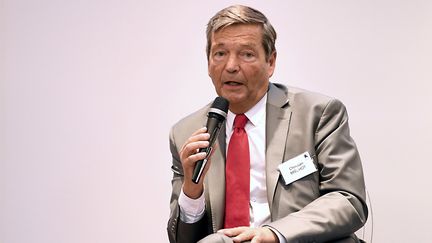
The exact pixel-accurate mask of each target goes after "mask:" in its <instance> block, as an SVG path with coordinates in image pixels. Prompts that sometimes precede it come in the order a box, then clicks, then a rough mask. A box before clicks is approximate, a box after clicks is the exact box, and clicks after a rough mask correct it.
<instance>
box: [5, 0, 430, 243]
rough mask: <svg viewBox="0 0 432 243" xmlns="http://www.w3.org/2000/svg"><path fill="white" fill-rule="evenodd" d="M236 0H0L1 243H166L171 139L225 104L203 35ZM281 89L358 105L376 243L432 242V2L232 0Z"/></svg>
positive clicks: (355, 119) (355, 117)
mask: <svg viewBox="0 0 432 243" xmlns="http://www.w3.org/2000/svg"><path fill="white" fill-rule="evenodd" d="M233 3H234V2H233V1H213V2H210V1H198V0H196V1H172V2H169V1H166V0H160V1H147V2H146V1H137V0H122V1H120V0H108V1H107V0H85V1H84V0H79V1H67V0H57V1H56V0H38V1H31V0H2V1H0V129H1V130H0V242H1V243H77V242H79V243H111V242H112V243H117V242H127V243H135V242H137V243H138V242H167V237H166V230H165V228H166V221H167V218H168V213H169V196H170V190H171V189H170V178H171V172H170V153H169V149H168V132H169V128H170V126H171V125H172V124H173V123H174V122H175V121H177V120H178V119H180V118H181V117H183V116H184V115H186V114H188V113H191V112H192V111H194V110H196V109H197V108H199V107H201V106H202V105H204V104H206V103H208V102H210V101H211V100H212V99H213V98H214V97H215V93H214V91H213V88H212V85H211V82H210V79H209V78H208V76H207V70H206V59H205V52H204V49H205V34H204V31H205V26H206V23H207V20H208V19H209V18H210V17H211V16H212V15H213V14H214V13H216V11H218V10H220V9H221V8H223V7H226V6H228V5H231V4H233ZM237 3H244V4H247V5H250V6H253V7H256V8H258V9H260V10H261V11H263V12H264V13H265V14H266V15H267V16H268V17H269V19H270V20H271V22H272V23H273V25H274V26H275V28H276V30H277V31H278V34H279V36H278V40H277V49H278V60H277V69H276V73H275V75H274V77H273V79H272V80H273V81H274V82H282V83H285V84H290V85H295V86H300V87H303V88H306V89H311V90H314V91H318V92H321V93H325V94H328V95H331V96H335V97H338V98H340V99H341V100H342V101H344V103H345V104H346V105H347V107H348V111H349V114H350V122H351V130H352V135H353V137H354V138H355V140H356V141H357V144H358V147H359V149H360V152H361V155H362V158H363V161H364V162H363V163H364V164H363V166H364V170H365V174H366V180H367V186H368V189H369V193H370V196H371V198H372V204H373V213H374V242H430V232H429V231H430V225H431V224H430V218H431V216H432V215H431V213H430V205H432V193H431V187H432V183H431V180H430V177H431V172H430V171H431V169H432V165H431V160H430V157H431V156H430V151H431V148H430V146H431V145H432V143H431V137H432V128H431V124H432V112H431V108H430V105H431V104H432V98H431V96H430V93H431V91H432V90H431V89H432V84H431V81H432V44H431V43H432V2H431V1H421V0H411V1H402V0H369V1H353V0H329V1H309V0H306V1H295V0H291V1H282V0H281V1H237Z"/></svg>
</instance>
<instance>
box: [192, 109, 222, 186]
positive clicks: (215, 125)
mask: <svg viewBox="0 0 432 243" xmlns="http://www.w3.org/2000/svg"><path fill="white" fill-rule="evenodd" d="M218 118H219V117H211V116H210V117H209V118H208V120H207V131H208V132H209V133H210V139H209V146H208V147H207V148H201V149H199V152H200V153H201V152H205V153H206V157H205V158H204V159H202V160H198V161H197V162H196V164H195V168H194V172H193V175H192V181H193V182H194V183H195V184H198V182H199V180H200V178H201V175H202V173H203V172H204V168H205V167H206V164H207V161H208V159H209V157H210V155H211V152H212V150H213V144H214V142H215V141H216V138H217V137H218V135H219V130H220V128H221V126H222V124H223V122H224V120H221V119H220V118H219V119H218Z"/></svg>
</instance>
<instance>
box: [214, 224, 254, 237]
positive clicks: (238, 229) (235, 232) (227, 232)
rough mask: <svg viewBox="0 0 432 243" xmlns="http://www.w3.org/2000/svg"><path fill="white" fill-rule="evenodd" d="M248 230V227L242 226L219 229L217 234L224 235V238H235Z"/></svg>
mask: <svg viewBox="0 0 432 243" xmlns="http://www.w3.org/2000/svg"><path fill="white" fill-rule="evenodd" d="M248 229H249V227H244V226H242V227H235V228H228V229H221V230H219V231H218V232H219V233H223V234H225V235H226V236H229V237H234V236H237V235H239V234H241V233H243V232H244V231H246V230H248Z"/></svg>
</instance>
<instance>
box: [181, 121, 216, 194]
mask: <svg viewBox="0 0 432 243" xmlns="http://www.w3.org/2000/svg"><path fill="white" fill-rule="evenodd" d="M206 131H207V128H206V127H202V128H200V129H198V130H197V131H195V132H194V133H193V134H192V135H191V136H190V137H189V139H188V140H187V141H186V142H185V143H184V144H183V146H182V149H181V150H180V160H181V163H182V166H183V172H184V181H183V192H184V194H186V196H188V197H190V198H192V199H196V198H198V197H200V196H201V194H202V192H203V190H204V186H203V181H204V175H205V173H206V172H207V170H208V168H209V166H208V164H207V166H206V168H205V169H204V172H203V175H202V176H201V178H200V181H199V182H198V184H195V183H193V182H192V175H193V171H194V168H195V164H196V162H197V161H198V160H201V159H204V158H205V157H206V153H205V152H201V153H199V152H198V151H199V149H200V148H206V147H208V146H209V141H208V140H209V138H210V134H208V133H206Z"/></svg>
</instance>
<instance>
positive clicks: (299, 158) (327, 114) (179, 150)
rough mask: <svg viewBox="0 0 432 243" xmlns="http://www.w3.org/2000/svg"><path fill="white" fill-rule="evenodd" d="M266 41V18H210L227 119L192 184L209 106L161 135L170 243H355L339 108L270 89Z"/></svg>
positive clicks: (360, 211) (348, 146)
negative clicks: (169, 174)
mask: <svg viewBox="0 0 432 243" xmlns="http://www.w3.org/2000/svg"><path fill="white" fill-rule="evenodd" d="M275 40H276V32H275V31H274V29H273V27H272V26H271V24H270V23H269V21H268V20H267V18H266V17H265V16H264V15H263V14H262V13H261V12H259V11H257V10H255V9H252V8H250V7H246V6H231V7H228V8H226V9H223V10H221V11H220V12H218V13H217V14H216V15H215V16H214V17H213V18H212V19H210V21H209V23H208V26H207V58H208V73H209V76H210V78H211V79H212V81H213V85H214V87H215V90H216V93H217V94H218V95H219V96H222V97H224V98H226V99H227V100H228V101H229V111H228V115H227V119H226V123H225V124H224V125H223V126H222V130H221V132H220V134H219V137H218V139H217V141H216V144H217V146H215V149H214V150H213V154H212V156H211V158H210V162H209V163H208V164H207V166H206V168H205V170H204V174H203V176H202V177H201V179H200V181H199V182H198V183H197V184H195V183H193V182H192V174H193V170H194V167H195V163H196V162H197V161H198V160H201V159H204V158H205V156H206V154H205V153H203V152H199V149H200V148H206V147H207V146H209V142H208V139H209V137H210V135H209V134H208V133H206V128H205V127H202V126H203V124H205V123H206V120H207V116H206V115H207V113H208V111H209V107H210V105H207V106H205V107H204V108H202V109H200V110H199V111H197V112H195V113H193V114H191V115H189V116H188V117H186V118H184V119H182V120H181V121H179V122H178V123H177V124H175V125H174V126H173V128H172V130H171V133H170V148H171V153H172V158H173V162H172V163H173V164H172V171H173V180H172V196H171V215H170V219H169V222H168V235H169V239H170V242H197V241H200V240H201V241H200V242H249V241H251V242H358V239H357V238H356V237H355V236H354V234H353V233H354V232H355V231H356V230H358V229H359V228H360V227H361V226H362V225H363V224H364V223H365V221H366V218H367V206H366V204H365V189H364V179H363V172H362V166H361V162H360V158H359V154H358V152H357V149H356V146H355V144H354V142H353V140H352V139H351V137H350V135H349V127H348V117H347V113H346V110H345V107H344V106H343V104H342V103H341V102H339V101H338V100H335V99H332V98H330V97H327V96H323V95H319V94H315V93H311V92H307V91H304V90H301V89H297V88H292V87H285V86H283V85H281V84H273V83H270V81H269V79H270V77H271V76H272V74H273V71H274V69H275V62H276V49H275ZM239 120H241V122H239ZM240 123H242V124H241V125H238V124H240ZM238 134H239V135H238ZM238 137H242V138H243V140H241V139H238ZM245 141H246V146H244V147H245V150H244V151H240V150H242V149H239V147H238V146H239V145H238V144H243V145H244V144H245ZM235 146H237V147H235ZM234 148H235V149H234ZM245 160H246V161H247V162H246V163H247V165H246V169H245V167H244V162H242V161H245ZM233 169H234V170H235V171H234V172H233V171H232V170H233ZM245 171H246V173H247V176H246V177H242V176H243V175H244V173H245ZM306 171H308V172H306ZM241 175H242V176H241ZM295 176H297V177H296V178H294V177H295ZM240 177H241V178H242V179H241V180H239V179H238V178H240ZM232 180H235V182H234V184H232V183H233V181H232ZM244 181H246V183H244ZM244 184H246V186H247V189H246V190H244V189H243V190H237V188H238V187H239V188H240V187H242V188H244ZM236 190H237V191H236ZM244 195H246V196H244ZM244 197H246V198H247V200H248V201H246V202H240V201H241V198H244ZM233 203H234V204H233ZM235 203H237V204H235ZM232 205H235V206H232ZM239 205H240V206H239ZM245 206H246V214H245V213H244V212H245V210H244V208H245ZM241 212H242V213H241ZM240 214H243V216H239V215H240ZM233 215H234V216H233ZM242 217H243V218H242Z"/></svg>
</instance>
